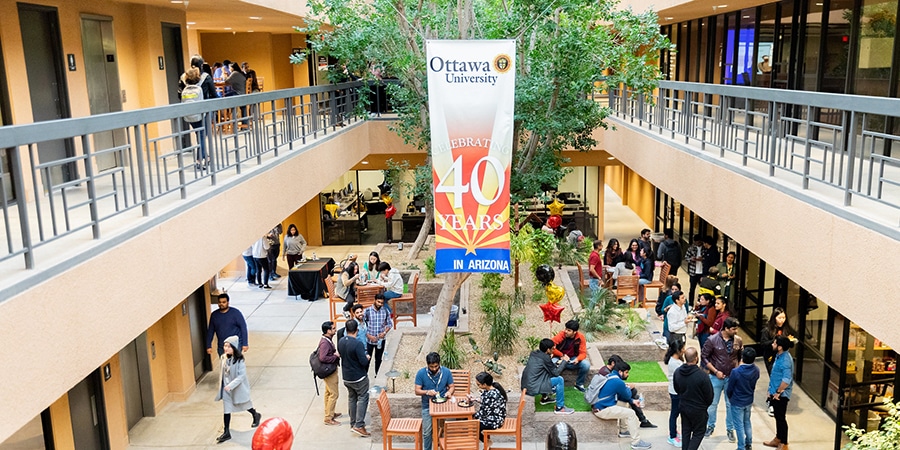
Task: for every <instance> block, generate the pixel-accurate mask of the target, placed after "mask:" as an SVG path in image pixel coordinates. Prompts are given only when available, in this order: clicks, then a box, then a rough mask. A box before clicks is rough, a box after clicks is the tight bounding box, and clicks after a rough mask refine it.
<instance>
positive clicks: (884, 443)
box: [844, 397, 900, 450]
mask: <svg viewBox="0 0 900 450" xmlns="http://www.w3.org/2000/svg"><path fill="white" fill-rule="evenodd" d="M884 406H885V407H887V410H888V413H887V416H886V417H885V418H884V419H883V421H882V424H881V427H879V429H877V430H873V431H869V432H866V431H865V430H862V429H859V428H856V424H851V425H850V426H849V427H847V426H845V427H844V433H845V434H846V435H847V437H849V438H850V440H851V441H852V442H850V443H849V444H847V445H846V446H844V449H845V450H898V449H900V401H898V402H893V401H892V399H891V398H890V397H885V399H884Z"/></svg>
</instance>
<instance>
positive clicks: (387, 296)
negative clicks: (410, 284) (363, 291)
mask: <svg viewBox="0 0 900 450" xmlns="http://www.w3.org/2000/svg"><path fill="white" fill-rule="evenodd" d="M401 296H403V294H398V293H396V292H394V291H384V299H385V300H390V299H392V298H397V297H401Z"/></svg>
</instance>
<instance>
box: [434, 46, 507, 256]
mask: <svg viewBox="0 0 900 450" xmlns="http://www.w3.org/2000/svg"><path fill="white" fill-rule="evenodd" d="M425 48H426V54H427V61H426V63H427V70H428V104H429V113H430V116H431V160H432V174H433V176H434V225H435V238H436V245H435V247H436V255H435V263H436V264H435V272H436V273H444V272H496V273H509V266H510V260H509V170H510V164H511V161H512V144H513V142H512V139H513V118H514V116H513V106H514V101H515V80H516V74H515V72H516V71H515V56H516V55H515V53H516V43H515V41H513V40H502V41H474V40H473V41H427V42H426V44H425Z"/></svg>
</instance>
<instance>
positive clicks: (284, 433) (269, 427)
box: [251, 417, 294, 450]
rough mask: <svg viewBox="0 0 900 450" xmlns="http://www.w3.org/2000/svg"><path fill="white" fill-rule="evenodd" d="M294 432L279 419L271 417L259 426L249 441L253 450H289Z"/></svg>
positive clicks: (286, 423)
mask: <svg viewBox="0 0 900 450" xmlns="http://www.w3.org/2000/svg"><path fill="white" fill-rule="evenodd" d="M293 444H294V431H293V430H292V429H291V424H289V423H288V422H287V420H284V419H282V418H281V417H271V418H268V419H266V420H264V421H263V423H261V424H259V427H258V428H256V433H253V440H252V441H251V445H252V449H253V450H291V445H293Z"/></svg>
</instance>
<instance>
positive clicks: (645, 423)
mask: <svg viewBox="0 0 900 450" xmlns="http://www.w3.org/2000/svg"><path fill="white" fill-rule="evenodd" d="M619 363H623V364H624V363H625V360H624V359H622V357H621V356H619V355H612V356H610V357H609V359H608V360H607V361H606V365H605V366H603V367H601V368H600V370H598V371H597V374H598V375H602V376H604V377H605V376H607V375H609V374H611V373H612V371H613V369H614V368H615V367H616V364H619ZM595 378H596V377H595ZM593 382H594V381H593V380H591V383H593ZM626 386H628V388H629V389H631V398H638V397H640V394H638V390H637V388H636V387H634V385H626ZM588 390H590V389H588ZM587 398H588V397H587V394H585V400H586V401H587V402H588V403H594V402H593V401H591V400H587ZM595 399H596V398H595ZM629 406H631V409H633V410H634V414H635V415H636V416H637V418H638V420H639V421H640V422H641V428H656V425H654V424H653V423H652V422H650V420H649V419H647V416H646V415H644V410H643V409H642V406H643V405H638V404H636V403H633V402H632V403H631V404H629Z"/></svg>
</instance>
